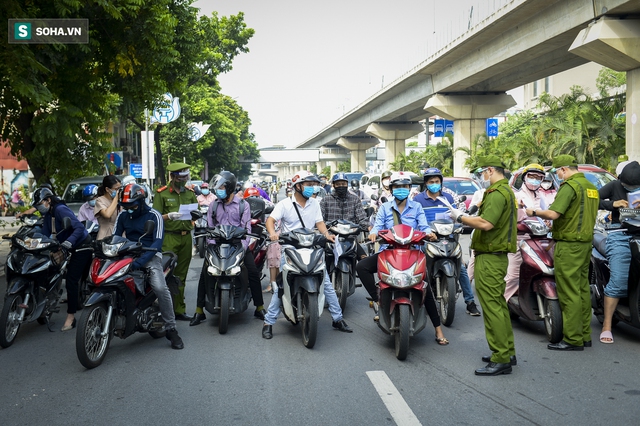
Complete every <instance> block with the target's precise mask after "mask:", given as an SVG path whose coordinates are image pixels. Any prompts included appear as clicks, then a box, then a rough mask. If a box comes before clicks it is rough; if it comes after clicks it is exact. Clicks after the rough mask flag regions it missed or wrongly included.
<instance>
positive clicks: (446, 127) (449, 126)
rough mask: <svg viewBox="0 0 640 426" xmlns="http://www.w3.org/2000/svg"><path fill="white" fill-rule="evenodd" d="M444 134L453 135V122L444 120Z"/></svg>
mask: <svg viewBox="0 0 640 426" xmlns="http://www.w3.org/2000/svg"><path fill="white" fill-rule="evenodd" d="M444 132H445V133H451V134H453V121H451V120H444Z"/></svg>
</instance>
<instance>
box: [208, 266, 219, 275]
mask: <svg viewBox="0 0 640 426" xmlns="http://www.w3.org/2000/svg"><path fill="white" fill-rule="evenodd" d="M207 272H208V273H209V275H213V276H214V277H219V276H220V275H222V271H221V270H220V269H218V268H216V267H215V266H213V265H211V264H209V267H208V268H207Z"/></svg>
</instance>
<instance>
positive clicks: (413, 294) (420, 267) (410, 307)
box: [374, 224, 428, 360]
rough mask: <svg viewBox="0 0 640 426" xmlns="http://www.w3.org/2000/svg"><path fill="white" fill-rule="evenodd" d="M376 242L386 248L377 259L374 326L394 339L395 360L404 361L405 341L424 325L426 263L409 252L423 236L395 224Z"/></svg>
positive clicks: (422, 256) (419, 255)
mask: <svg viewBox="0 0 640 426" xmlns="http://www.w3.org/2000/svg"><path fill="white" fill-rule="evenodd" d="M377 240H378V241H379V242H381V243H384V244H389V247H388V248H387V249H386V250H383V251H381V252H380V254H379V255H378V277H379V278H380V282H379V289H378V314H379V320H378V326H379V327H380V329H381V330H382V331H384V332H385V333H387V334H390V335H392V336H394V338H395V352H396V358H398V359H399V360H404V359H406V358H407V352H408V351H409V338H410V337H411V336H414V335H415V334H417V333H419V332H420V331H421V330H422V329H423V328H424V327H425V325H426V324H427V315H426V309H425V307H424V300H425V297H426V293H427V291H428V283H427V282H426V280H427V274H426V272H427V270H426V263H427V262H426V258H425V254H424V253H423V252H422V250H419V249H415V248H413V246H416V245H421V244H422V243H424V242H425V241H426V240H427V234H426V233H424V232H422V231H417V230H415V229H413V228H411V227H410V226H407V225H404V224H399V225H395V226H394V227H393V228H391V229H385V230H382V231H380V232H379V233H378V238H377ZM374 306H375V305H374Z"/></svg>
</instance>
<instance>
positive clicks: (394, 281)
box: [380, 264, 422, 287]
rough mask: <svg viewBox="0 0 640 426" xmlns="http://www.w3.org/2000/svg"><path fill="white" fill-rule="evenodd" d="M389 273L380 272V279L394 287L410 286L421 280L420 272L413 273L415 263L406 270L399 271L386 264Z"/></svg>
mask: <svg viewBox="0 0 640 426" xmlns="http://www.w3.org/2000/svg"><path fill="white" fill-rule="evenodd" d="M387 268H388V269H389V274H385V273H381V274H380V279H381V280H382V281H384V282H385V283H387V284H390V285H392V286H394V287H410V286H412V285H416V284H418V283H419V282H421V281H422V274H414V272H415V269H416V265H412V266H411V267H410V268H409V269H407V270H406V271H400V270H397V269H395V268H394V267H393V266H391V265H389V264H387Z"/></svg>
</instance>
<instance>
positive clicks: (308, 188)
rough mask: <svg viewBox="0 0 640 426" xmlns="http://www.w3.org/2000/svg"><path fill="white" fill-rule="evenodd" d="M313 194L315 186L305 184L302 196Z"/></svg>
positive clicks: (307, 196) (306, 196) (307, 197)
mask: <svg viewBox="0 0 640 426" xmlns="http://www.w3.org/2000/svg"><path fill="white" fill-rule="evenodd" d="M312 195H313V186H305V187H304V189H303V190H302V196H303V197H304V198H306V199H309V198H311V196H312Z"/></svg>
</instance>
